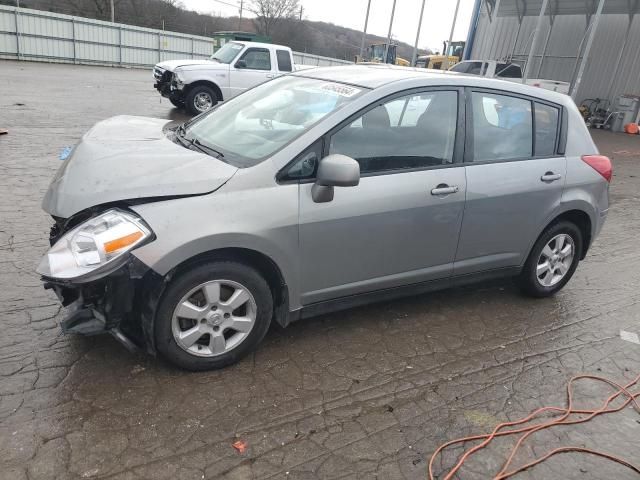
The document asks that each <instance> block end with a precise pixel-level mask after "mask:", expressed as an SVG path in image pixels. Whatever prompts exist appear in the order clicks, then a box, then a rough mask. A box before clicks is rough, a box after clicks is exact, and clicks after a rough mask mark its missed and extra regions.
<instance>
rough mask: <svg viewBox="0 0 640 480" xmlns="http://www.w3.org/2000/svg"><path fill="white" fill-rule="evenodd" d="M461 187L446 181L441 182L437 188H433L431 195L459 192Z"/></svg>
mask: <svg viewBox="0 0 640 480" xmlns="http://www.w3.org/2000/svg"><path fill="white" fill-rule="evenodd" d="M458 190H459V188H458V187H457V186H455V185H453V186H451V187H450V186H449V185H447V184H446V183H441V184H440V185H438V186H437V187H436V188H434V189H433V190H431V195H451V194H452V193H457V192H458Z"/></svg>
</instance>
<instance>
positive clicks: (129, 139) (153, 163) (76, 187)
mask: <svg viewBox="0 0 640 480" xmlns="http://www.w3.org/2000/svg"><path fill="white" fill-rule="evenodd" d="M167 123H168V121H167V120H162V119H156V118H145V117H131V116H118V117H113V118H110V119H108V120H104V121H102V122H100V123H97V124H96V125H95V126H94V127H93V128H92V129H91V130H89V131H88V132H87V133H86V134H85V135H84V136H83V137H82V140H81V141H80V143H78V145H76V146H75V148H74V149H73V151H72V153H71V155H70V156H69V157H68V158H67V159H66V160H65V162H64V163H63V164H62V166H61V167H60V169H59V170H58V172H57V173H56V175H55V177H54V179H53V181H52V182H51V185H49V189H48V190H47V193H46V194H45V197H44V200H43V202H42V207H43V209H44V210H45V211H46V212H47V213H49V214H51V215H53V216H56V217H62V218H68V217H70V216H71V215H74V214H75V213H78V212H80V211H81V210H84V209H86V208H89V207H93V206H96V205H101V204H105V203H110V202H116V201H122V200H135V199H145V198H158V197H160V198H162V197H175V196H184V195H198V194H204V193H209V192H212V191H214V190H217V189H218V188H220V187H221V186H222V185H224V184H225V183H226V181H227V180H229V178H231V177H232V176H233V174H234V173H235V172H236V171H237V168H235V167H232V166H231V165H229V164H226V163H224V162H222V161H220V160H216V159H215V158H213V157H211V156H209V155H205V154H203V153H200V152H195V151H193V150H189V149H187V148H184V147H182V146H180V145H177V144H175V143H174V142H172V141H171V140H169V139H168V138H167V136H166V135H165V133H164V131H163V127H164V126H165V125H166V124H167Z"/></svg>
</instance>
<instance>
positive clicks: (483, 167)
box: [454, 89, 567, 275]
mask: <svg viewBox="0 0 640 480" xmlns="http://www.w3.org/2000/svg"><path fill="white" fill-rule="evenodd" d="M467 112H468V113H467V143H466V147H465V165H466V167H465V170H466V178H467V201H466V205H465V212H464V219H463V222H462V229H461V232H460V243H459V246H458V251H457V254H456V261H455V265H454V275H462V274H467V273H474V272H479V271H485V270H493V269H499V268H506V267H515V266H519V265H521V264H522V263H523V262H524V261H525V259H526V256H527V255H528V252H529V248H530V246H531V245H532V244H533V242H534V241H535V239H536V238H537V237H538V235H539V234H540V233H541V230H542V229H543V228H544V226H545V225H546V223H547V222H548V221H550V219H551V218H550V217H551V215H552V213H553V211H554V210H555V209H556V208H557V207H558V205H559V204H560V199H561V197H562V190H563V186H564V183H565V177H566V170H567V167H566V158H565V157H564V155H561V154H559V153H558V151H559V145H560V125H561V123H562V122H561V112H562V110H561V108H560V107H559V106H557V105H553V104H549V103H545V102H542V101H538V100H535V99H532V98H528V97H519V96H514V95H512V94H510V93H507V92H501V91H491V90H475V89H469V90H467Z"/></svg>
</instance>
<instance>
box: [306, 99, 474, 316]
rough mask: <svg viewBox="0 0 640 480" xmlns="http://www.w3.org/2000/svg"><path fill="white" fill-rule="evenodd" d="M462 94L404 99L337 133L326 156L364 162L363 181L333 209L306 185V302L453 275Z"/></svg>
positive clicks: (461, 188)
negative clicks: (333, 154)
mask: <svg viewBox="0 0 640 480" xmlns="http://www.w3.org/2000/svg"><path fill="white" fill-rule="evenodd" d="M458 96H459V92H458V91H455V90H432V91H421V92H416V93H411V94H408V95H403V96H396V97H395V98H393V99H390V100H389V101H387V102H385V103H383V104H380V103H378V106H376V107H374V108H371V109H369V110H368V111H367V112H366V113H365V114H364V115H362V116H359V117H357V118H353V119H351V120H349V121H348V122H346V123H345V124H344V125H342V126H341V128H339V129H337V130H336V131H335V132H332V133H331V134H329V135H328V136H327V138H326V139H325V152H324V153H325V154H326V153H329V154H331V153H341V154H344V155H348V156H350V157H352V158H355V159H356V160H357V161H358V163H359V164H360V171H361V179H360V184H359V185H358V186H356V187H345V188H339V187H336V188H335V196H334V198H333V200H332V201H331V202H328V203H315V202H314V201H313V199H312V198H311V187H312V183H303V184H301V186H300V218H299V222H300V230H299V232H300V249H301V256H302V257H301V261H300V265H301V281H302V288H301V291H302V298H301V299H302V303H303V305H304V304H307V305H308V304H311V303H315V302H320V301H324V300H329V299H335V298H339V297H344V296H347V295H353V294H358V293H363V292H370V291H375V290H380V289H385V288H392V287H398V286H402V285H407V284H413V283H418V282H424V281H428V280H434V279H442V278H447V277H449V276H450V275H451V273H452V269H453V260H454V256H455V252H456V246H457V241H458V234H459V230H460V225H461V221H462V212H463V208H464V201H465V189H466V182H465V174H464V166H463V165H462V164H461V163H456V160H457V159H458V157H457V155H460V150H461V148H460V147H461V146H462V143H461V135H462V132H459V131H458V128H457V126H458ZM456 140H457V141H456Z"/></svg>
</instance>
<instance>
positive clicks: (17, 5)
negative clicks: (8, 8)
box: [16, 0, 20, 8]
mask: <svg viewBox="0 0 640 480" xmlns="http://www.w3.org/2000/svg"><path fill="white" fill-rule="evenodd" d="M16 7H18V8H20V0H16Z"/></svg>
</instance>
